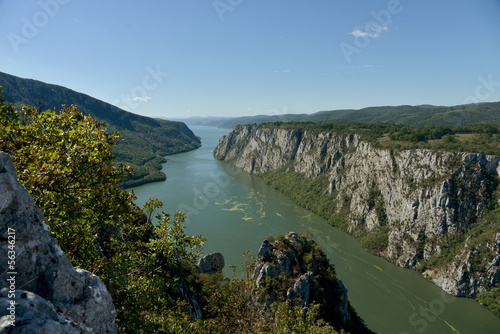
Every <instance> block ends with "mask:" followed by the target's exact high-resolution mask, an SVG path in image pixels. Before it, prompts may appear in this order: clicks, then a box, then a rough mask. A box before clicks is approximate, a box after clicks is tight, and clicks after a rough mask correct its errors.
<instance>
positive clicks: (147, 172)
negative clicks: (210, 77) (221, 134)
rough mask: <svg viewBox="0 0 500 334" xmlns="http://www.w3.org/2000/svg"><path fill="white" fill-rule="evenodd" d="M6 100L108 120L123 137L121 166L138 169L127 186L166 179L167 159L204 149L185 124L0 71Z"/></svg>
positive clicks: (119, 150)
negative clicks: (74, 109)
mask: <svg viewBox="0 0 500 334" xmlns="http://www.w3.org/2000/svg"><path fill="white" fill-rule="evenodd" d="M0 86H2V90H3V97H4V99H5V100H6V101H7V102H9V103H11V104H13V105H14V106H15V107H20V106H21V105H28V106H33V107H38V106H39V103H41V104H43V105H44V107H45V109H53V110H57V109H58V108H59V107H60V106H61V105H62V104H66V105H71V104H74V105H76V106H77V107H78V109H79V110H80V111H81V112H82V113H83V114H85V115H89V116H92V117H95V118H97V119H99V120H101V121H105V122H106V123H107V124H108V125H109V129H110V130H113V131H119V132H120V133H121V135H122V137H123V139H124V140H123V141H122V142H120V143H119V144H118V145H117V146H116V147H115V148H114V153H115V155H116V157H117V162H118V163H127V164H129V165H131V166H132V167H133V168H134V175H133V177H132V178H131V179H129V180H127V182H126V183H125V185H126V186H137V185H139V184H144V183H148V182H153V181H160V180H164V179H165V177H166V176H165V174H163V173H162V172H161V171H160V169H161V163H163V162H164V161H165V160H164V156H166V155H169V154H174V153H179V152H185V151H189V150H193V149H196V148H198V147H200V145H201V143H200V140H199V138H197V137H196V136H195V135H194V134H193V132H192V131H191V130H190V129H189V128H188V127H187V126H186V124H184V123H182V122H172V121H167V120H159V119H153V118H149V117H145V116H140V115H136V114H133V113H131V112H128V111H125V110H122V109H120V108H118V107H115V106H113V105H111V104H109V103H106V102H103V101H100V100H98V99H95V98H93V97H91V96H89V95H86V94H83V93H79V92H76V91H74V90H71V89H69V88H66V87H62V86H58V85H53V84H47V83H44V82H42V81H38V80H33V79H23V78H20V77H16V76H13V75H10V74H7V73H3V72H0Z"/></svg>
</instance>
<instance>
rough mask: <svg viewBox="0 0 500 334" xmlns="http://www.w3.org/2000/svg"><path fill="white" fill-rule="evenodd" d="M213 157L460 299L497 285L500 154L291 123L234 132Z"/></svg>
mask: <svg viewBox="0 0 500 334" xmlns="http://www.w3.org/2000/svg"><path fill="white" fill-rule="evenodd" d="M214 155H215V157H216V158H217V159H219V160H222V161H226V162H228V163H230V164H232V165H234V166H236V167H239V168H241V169H243V170H244V171H245V172H247V173H250V174H254V175H259V176H262V177H263V178H264V179H265V180H266V182H267V183H268V184H270V185H271V186H273V187H275V188H277V189H279V190H281V191H282V192H283V193H285V194H286V195H287V196H289V197H290V198H292V199H293V200H294V201H296V202H297V203H298V204H300V205H302V206H304V207H305V208H307V209H309V210H311V211H313V212H315V213H317V214H319V215H321V216H323V217H324V218H326V219H327V220H328V221H329V222H330V223H331V224H332V225H334V226H336V227H338V228H340V229H341V230H344V231H347V232H349V233H351V234H352V235H354V236H355V237H357V238H358V239H359V240H360V242H361V244H362V246H363V247H364V248H365V249H367V250H369V251H371V252H372V253H374V254H377V255H380V256H382V257H384V258H386V259H387V260H389V261H390V262H393V263H396V264H397V265H399V266H401V267H405V268H414V269H418V270H420V271H422V273H423V275H424V276H426V277H427V278H428V279H430V280H432V281H433V282H434V283H435V284H437V285H438V286H439V287H441V288H442V289H443V290H445V291H446V292H448V293H450V294H452V295H454V296H460V297H472V298H474V297H476V296H477V295H478V294H480V293H482V292H485V291H488V290H489V289H491V288H493V287H494V286H495V285H496V284H497V283H498V282H499V281H500V255H499V253H500V233H498V228H496V227H495V224H494V223H493V222H490V218H491V214H490V213H491V212H492V211H493V210H494V209H495V208H496V207H498V199H499V197H498V192H497V187H498V184H499V173H500V157H498V156H488V155H482V154H475V153H453V152H444V151H436V150H428V149H388V148H381V147H380V145H376V143H373V142H370V141H367V140H364V139H363V137H362V136H361V135H359V134H356V133H349V132H335V131H323V130H311V129H310V128H307V129H301V128H300V126H294V127H290V128H287V126H286V125H284V126H273V125H249V126H237V127H235V128H234V129H233V131H232V132H231V133H229V134H228V135H227V136H224V137H223V138H221V140H220V142H219V144H218V146H217V147H216V149H215V151H214ZM491 219H492V218H491Z"/></svg>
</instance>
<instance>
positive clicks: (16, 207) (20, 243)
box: [0, 152, 117, 333]
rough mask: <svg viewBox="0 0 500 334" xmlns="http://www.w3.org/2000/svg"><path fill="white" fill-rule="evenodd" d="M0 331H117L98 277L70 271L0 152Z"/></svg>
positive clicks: (57, 246)
mask: <svg viewBox="0 0 500 334" xmlns="http://www.w3.org/2000/svg"><path fill="white" fill-rule="evenodd" d="M0 276H1V279H0V289H1V290H0V332H2V333H4V332H8V333H116V332H117V329H116V325H115V318H116V310H115V307H114V305H113V302H112V299H111V296H110V295H109V293H108V291H107V289H106V287H105V286H104V284H103V283H102V281H101V280H100V279H99V278H98V277H97V276H95V275H93V274H92V273H90V272H88V271H86V270H82V269H75V268H74V267H73V265H72V264H71V263H70V261H69V260H68V258H67V257H66V255H65V254H64V253H63V252H62V250H61V248H60V247H59V244H58V242H57V240H56V239H55V238H53V237H51V236H50V232H49V230H48V227H47V225H46V224H45V223H44V222H43V214H42V212H41V211H40V209H39V208H37V207H36V205H35V202H34V200H33V199H32V198H31V196H30V195H29V194H28V192H27V191H26V189H25V188H24V187H23V186H22V185H21V184H20V183H19V182H18V180H17V176H16V170H15V167H14V164H13V162H12V159H11V157H10V156H9V155H8V154H6V153H3V152H0Z"/></svg>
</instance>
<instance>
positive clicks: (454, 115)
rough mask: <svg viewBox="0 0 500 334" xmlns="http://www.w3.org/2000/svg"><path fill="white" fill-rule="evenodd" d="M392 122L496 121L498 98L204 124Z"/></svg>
mask: <svg viewBox="0 0 500 334" xmlns="http://www.w3.org/2000/svg"><path fill="white" fill-rule="evenodd" d="M277 121H280V122H336V123H343V122H360V123H393V124H401V125H409V126H416V127H425V126H464V125H473V124H491V123H494V124H500V102H495V103H480V104H472V105H459V106H453V107H442V106H432V105H422V106H407V105H403V106H385V107H368V108H363V109H359V110H331V111H320V112H317V113H313V114H276V115H267V116H266V115H259V116H248V117H236V118H231V119H223V120H207V121H206V122H205V124H206V125H211V126H218V127H221V128H228V129H231V128H232V127H234V126H236V125H238V124H257V123H265V122H277Z"/></svg>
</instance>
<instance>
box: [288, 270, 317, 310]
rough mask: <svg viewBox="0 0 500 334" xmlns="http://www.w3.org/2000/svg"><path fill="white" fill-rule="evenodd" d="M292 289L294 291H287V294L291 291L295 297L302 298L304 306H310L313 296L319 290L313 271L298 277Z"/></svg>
mask: <svg viewBox="0 0 500 334" xmlns="http://www.w3.org/2000/svg"><path fill="white" fill-rule="evenodd" d="M291 289H292V291H289V292H287V295H288V294H289V293H290V295H291V296H293V297H294V299H297V298H298V299H300V301H301V305H302V307H309V305H310V303H311V301H312V298H313V297H315V296H317V295H318V290H319V288H318V283H317V282H316V279H315V278H314V274H313V273H312V272H307V273H305V274H304V275H302V276H300V277H299V278H297V280H296V281H295V284H294V286H293V288H291Z"/></svg>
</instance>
